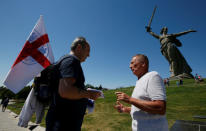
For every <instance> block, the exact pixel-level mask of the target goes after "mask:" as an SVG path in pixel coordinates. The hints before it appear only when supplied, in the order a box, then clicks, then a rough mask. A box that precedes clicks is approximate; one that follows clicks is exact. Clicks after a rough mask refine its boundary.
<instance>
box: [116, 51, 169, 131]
mask: <svg viewBox="0 0 206 131" xmlns="http://www.w3.org/2000/svg"><path fill="white" fill-rule="evenodd" d="M130 68H131V70H132V72H133V74H134V75H135V76H136V77H137V78H138V81H137V82H136V86H135V88H134V90H133V93H132V96H131V97H130V96H128V95H127V94H126V93H123V92H116V96H117V104H116V105H115V108H116V109H117V111H118V112H120V113H130V115H131V117H132V130H133V131H168V123H167V119H166V116H165V112H166V93H165V87H164V83H163V80H162V78H161V77H160V76H159V74H158V73H157V72H155V71H152V72H148V68H149V61H148V58H147V56H145V55H142V54H138V55H136V56H134V57H133V58H132V60H131V63H130ZM120 101H122V102H125V103H128V104H131V107H128V106H124V105H123V104H122V103H120Z"/></svg>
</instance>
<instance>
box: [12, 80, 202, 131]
mask: <svg viewBox="0 0 206 131" xmlns="http://www.w3.org/2000/svg"><path fill="white" fill-rule="evenodd" d="M116 91H122V92H125V93H128V94H130V95H131V93H132V91H133V87H128V88H121V89H115V90H108V91H104V95H105V99H99V100H97V101H96V102H95V111H94V113H92V114H86V115H85V119H84V123H83V126H82V131H93V130H94V131H102V130H106V131H125V130H131V118H130V115H129V114H120V113H118V112H116V110H115V109H114V108H113V107H114V105H115V102H116V96H115V92H116ZM166 91H167V112H166V115H167V119H168V123H169V127H171V126H172V125H173V124H174V122H175V121H176V120H191V121H206V120H204V119H195V118H193V116H194V115H205V116H206V99H205V97H206V85H205V84H204V83H199V84H196V83H195V82H194V80H193V79H187V80H184V84H183V85H181V86H179V87H177V85H176V81H172V82H170V87H166ZM22 105H23V102H21V101H20V102H18V103H16V104H13V105H10V106H9V108H10V109H11V110H13V111H14V112H16V113H17V114H18V113H19V112H20V111H19V110H20V108H21V106H22ZM32 120H33V121H34V120H35V116H34V117H33V119H32ZM42 125H43V126H45V122H44V120H43V122H42Z"/></svg>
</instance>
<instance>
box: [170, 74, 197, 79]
mask: <svg viewBox="0 0 206 131" xmlns="http://www.w3.org/2000/svg"><path fill="white" fill-rule="evenodd" d="M184 78H186V79H193V78H194V76H193V75H192V74H186V73H183V74H179V75H177V76H172V77H170V78H169V80H179V79H184Z"/></svg>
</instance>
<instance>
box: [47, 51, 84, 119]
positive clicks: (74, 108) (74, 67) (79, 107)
mask: <svg viewBox="0 0 206 131" xmlns="http://www.w3.org/2000/svg"><path fill="white" fill-rule="evenodd" d="M56 64H58V65H59V71H60V79H61V78H68V77H73V78H75V79H76V82H75V84H74V85H75V86H76V87H77V88H81V89H85V85H84V82H85V78H84V74H83V71H82V67H81V64H80V61H79V60H78V59H77V58H76V57H75V56H73V55H65V56H64V57H62V58H61V59H60V60H59V61H58V62H57V63H56ZM87 103H88V99H86V98H82V99H79V100H69V99H64V98H62V97H60V95H59V93H58V88H57V89H56V91H55V98H54V99H53V100H52V103H51V105H50V109H49V114H50V115H53V119H58V120H60V121H62V122H66V123H68V121H72V122H75V120H76V121H82V120H83V117H84V114H85V111H86V107H87Z"/></svg>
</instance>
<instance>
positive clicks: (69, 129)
mask: <svg viewBox="0 0 206 131" xmlns="http://www.w3.org/2000/svg"><path fill="white" fill-rule="evenodd" d="M83 117H84V116H82V117H74V116H72V115H71V116H63V115H57V114H56V113H54V112H50V111H48V113H47V116H46V131H81V126H82V122H83Z"/></svg>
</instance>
